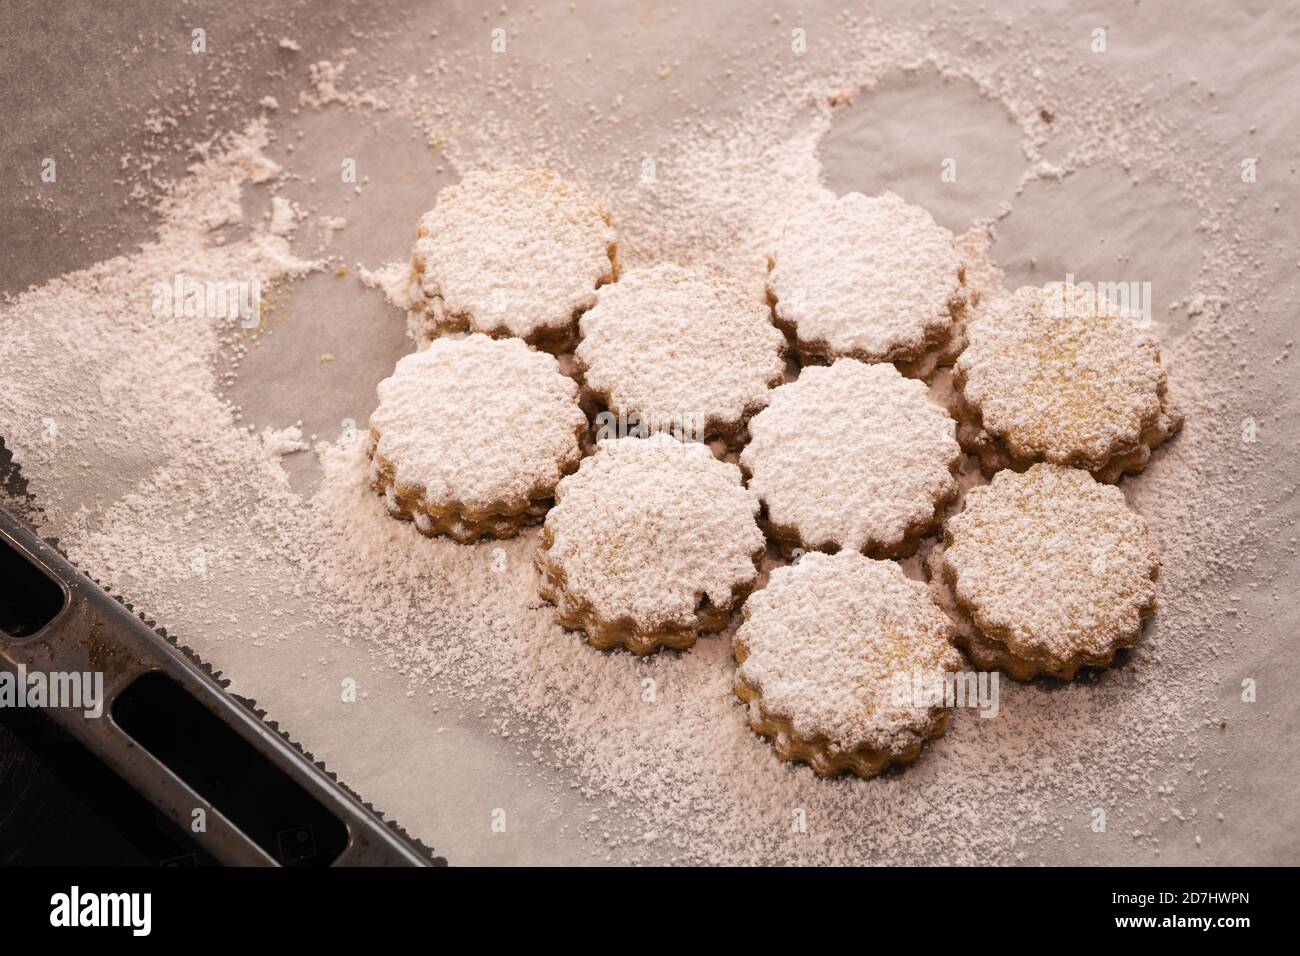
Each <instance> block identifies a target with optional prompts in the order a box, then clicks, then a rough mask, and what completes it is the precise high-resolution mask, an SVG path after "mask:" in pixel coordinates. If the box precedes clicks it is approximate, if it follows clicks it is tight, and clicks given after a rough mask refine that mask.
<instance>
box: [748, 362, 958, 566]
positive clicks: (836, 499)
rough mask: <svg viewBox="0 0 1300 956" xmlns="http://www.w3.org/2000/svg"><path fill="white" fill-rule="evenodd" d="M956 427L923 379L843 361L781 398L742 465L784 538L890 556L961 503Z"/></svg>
mask: <svg viewBox="0 0 1300 956" xmlns="http://www.w3.org/2000/svg"><path fill="white" fill-rule="evenodd" d="M955 431H956V423H954V422H953V420H952V419H951V418H950V417H949V416H948V413H947V412H945V411H944V410H943V409H942V408H941V407H939V406H938V405H936V404H935V403H934V402H933V401H932V400H931V399H930V396H929V393H928V391H927V389H926V387H925V385H924V384H922V383H921V382H919V381H917V380H915V379H909V378H904V377H903V376H902V375H901V374H900V373H899V371H898V370H897V369H896V368H894V366H892V365H888V364H883V365H864V364H863V363H861V362H858V361H856V360H855V359H840V360H839V361H838V362H836V363H835V364H834V365H832V366H830V367H825V366H810V367H808V368H805V369H803V371H802V372H801V373H800V375H799V379H798V381H795V382H792V383H790V384H789V385H782V386H781V387H780V388H778V389H776V391H775V392H773V394H772V399H771V403H770V404H769V405H768V407H767V408H765V409H764V410H763V411H761V412H759V413H758V415H756V416H755V417H754V419H753V421H752V422H750V434H751V436H752V438H751V441H750V443H749V444H748V445H747V446H746V447H745V450H744V451H743V452H741V455H740V462H741V465H742V466H743V467H744V468H745V470H746V471H748V472H749V473H750V474H751V475H752V476H753V477H752V478H751V479H750V483H749V487H750V489H751V490H752V491H754V492H755V493H757V494H758V495H759V497H760V498H762V499H763V502H764V504H765V505H766V506H767V516H768V520H769V521H770V522H771V523H772V525H773V527H774V528H775V529H776V534H777V535H778V536H779V537H782V538H783V539H785V538H790V539H792V542H797V543H798V544H799V545H800V546H802V547H804V548H828V547H829V548H851V549H853V550H859V551H860V550H867V551H870V552H872V553H880V554H890V553H894V552H896V551H897V550H899V549H900V548H902V549H903V550H905V551H906V550H907V548H906V547H905V545H907V544H908V543H909V539H910V545H911V549H912V550H914V549H915V544H916V537H917V535H919V534H920V533H923V532H924V531H925V529H927V528H928V527H930V526H931V525H933V523H934V521H935V514H936V510H937V509H939V508H940V507H941V506H942V505H944V504H946V503H947V502H949V501H951V500H952V499H953V498H954V497H956V494H957V482H956V480H955V479H954V478H953V474H952V472H953V469H954V468H955V467H956V465H957V460H958V459H959V458H960V457H961V449H960V448H959V447H958V446H957V439H956V438H955V437H954V434H955Z"/></svg>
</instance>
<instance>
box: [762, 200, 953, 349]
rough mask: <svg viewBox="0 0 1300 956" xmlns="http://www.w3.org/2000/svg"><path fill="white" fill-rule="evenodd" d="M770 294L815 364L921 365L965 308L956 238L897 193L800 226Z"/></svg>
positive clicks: (793, 229)
mask: <svg viewBox="0 0 1300 956" xmlns="http://www.w3.org/2000/svg"><path fill="white" fill-rule="evenodd" d="M767 288H768V295H769V297H770V298H771V299H772V302H773V304H774V308H775V314H776V323H777V325H779V326H780V327H781V328H782V329H784V330H786V331H787V332H788V333H789V334H790V335H793V336H794V337H795V340H796V342H797V345H798V349H799V353H800V357H801V358H803V359H804V361H805V362H808V361H817V362H821V361H828V360H831V359H834V358H837V357H839V356H850V357H852V358H856V359H861V360H862V361H864V362H899V363H905V364H909V363H915V362H918V361H919V360H920V359H921V358H922V357H923V356H924V355H925V353H927V352H929V351H931V350H932V349H937V348H941V347H942V346H943V345H944V343H945V342H947V340H948V336H949V334H950V332H951V329H952V323H953V320H954V317H955V316H957V315H959V314H960V312H961V308H962V304H963V302H964V297H963V294H962V263H961V259H960V258H959V257H958V255H957V250H956V247H955V246H954V244H953V237H952V233H950V232H949V231H948V230H947V229H944V228H943V227H942V226H940V225H938V224H937V223H936V222H935V221H934V218H933V217H932V216H931V215H930V214H929V213H928V212H926V211H925V210H924V209H921V208H919V207H917V206H913V205H910V204H908V203H906V202H904V201H903V200H901V199H899V198H898V197H897V196H895V195H894V194H893V193H884V194H883V195H880V196H875V197H872V198H868V197H866V196H864V195H862V194H861V193H848V194H847V195H844V196H841V197H840V198H839V199H837V200H834V201H833V202H832V201H829V200H828V201H827V202H825V203H822V204H819V205H816V206H813V207H811V208H809V209H808V210H806V211H805V212H804V213H802V214H801V215H799V216H797V217H796V218H795V219H793V220H791V222H790V223H789V224H788V225H787V226H786V228H785V232H784V234H783V235H782V237H781V239H780V241H779V242H777V244H776V247H775V249H774V250H773V252H772V256H771V262H770V272H769V274H768V282H767Z"/></svg>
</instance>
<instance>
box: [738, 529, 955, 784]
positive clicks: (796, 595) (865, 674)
mask: <svg viewBox="0 0 1300 956" xmlns="http://www.w3.org/2000/svg"><path fill="white" fill-rule="evenodd" d="M744 616H745V621H744V623H743V624H742V625H741V626H740V628H739V629H738V630H737V631H736V636H735V639H734V641H733V647H734V650H735V654H736V660H737V662H739V667H738V668H737V669H736V683H735V687H736V695H737V696H738V697H740V699H741V700H743V701H745V702H746V703H747V704H748V706H749V725H750V727H752V728H753V729H754V731H755V732H757V733H759V734H762V735H763V736H764V737H768V738H771V740H772V742H773V743H774V744H775V745H776V752H777V754H778V755H779V756H780V757H781V758H782V759H783V760H795V761H802V762H804V763H807V764H810V765H811V766H812V768H813V769H814V770H816V771H817V773H819V774H822V775H823V776H832V775H834V774H838V773H842V772H844V771H850V772H852V773H855V774H857V775H859V776H862V777H870V776H873V775H874V774H877V773H879V772H880V771H881V770H883V769H885V768H886V767H887V766H889V765H890V764H895V763H897V764H906V763H911V762H912V761H914V760H915V759H916V758H917V757H918V756H919V755H920V753H921V746H922V744H924V743H925V741H926V740H928V739H930V738H933V737H938V736H939V735H940V734H942V733H943V732H944V731H945V730H946V729H947V727H948V719H949V715H950V711H949V710H948V709H946V708H945V707H943V706H938V705H936V706H925V705H924V704H925V703H926V701H925V700H924V699H923V698H918V697H916V696H914V695H911V694H908V693H904V692H902V691H904V690H906V689H907V688H910V687H912V686H913V682H914V681H915V680H916V678H917V677H918V676H920V677H921V679H922V680H923V681H924V682H926V683H930V684H932V683H934V681H935V679H936V678H937V679H938V681H939V682H942V679H943V676H944V675H945V674H955V673H957V672H959V671H961V670H962V668H963V665H964V662H963V661H962V659H961V655H960V654H958V653H957V651H956V649H955V648H953V646H952V644H951V643H950V641H951V637H952V630H953V626H952V622H951V621H950V620H949V619H948V616H947V615H945V614H944V613H943V612H942V611H941V610H939V608H938V607H936V606H935V604H934V603H933V602H932V601H931V600H930V596H929V593H928V591H927V589H926V586H925V584H923V583H922V582H920V581H912V580H909V579H908V578H907V577H906V576H905V575H904V574H903V571H902V569H901V568H900V567H899V566H898V565H897V564H896V563H894V562H893V561H875V560H872V559H871V558H867V557H863V556H862V555H861V554H858V553H857V552H855V551H841V552H840V553H839V554H835V555H827V554H818V553H813V554H808V555H805V556H804V557H803V558H802V559H801V560H800V561H799V563H798V564H795V565H791V566H788V567H783V568H778V569H776V570H775V571H773V572H772V576H771V578H770V580H769V581H768V584H767V587H765V588H763V589H762V590H761V591H757V592H755V593H754V594H752V595H751V596H750V598H749V600H748V601H746V602H745V615H744ZM918 701H919V702H920V703H921V704H922V706H917V704H918Z"/></svg>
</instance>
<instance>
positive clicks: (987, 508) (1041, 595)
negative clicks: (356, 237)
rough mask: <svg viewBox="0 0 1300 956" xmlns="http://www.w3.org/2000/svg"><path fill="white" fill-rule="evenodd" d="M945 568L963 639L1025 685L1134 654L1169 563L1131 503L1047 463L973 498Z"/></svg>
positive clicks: (950, 526) (957, 524) (983, 660)
mask: <svg viewBox="0 0 1300 956" xmlns="http://www.w3.org/2000/svg"><path fill="white" fill-rule="evenodd" d="M944 540H945V546H944V551H943V556H942V559H941V570H942V573H943V576H944V579H945V581H946V582H947V584H948V586H949V587H950V588H951V589H952V592H953V595H954V598H955V600H956V607H957V610H958V615H957V616H958V621H959V627H958V641H959V643H961V644H962V645H963V646H964V647H965V648H966V650H967V652H968V653H969V654H970V656H971V659H972V660H974V661H975V663H976V664H977V665H978V666H980V667H983V668H993V667H997V668H1001V669H1002V670H1004V671H1006V673H1007V674H1009V675H1010V676H1011V677H1014V678H1016V679H1017V680H1029V679H1030V678H1033V677H1036V676H1038V675H1040V674H1047V675H1051V676H1053V677H1060V678H1062V679H1064V680H1069V679H1070V678H1072V677H1074V674H1075V672H1076V671H1077V670H1078V669H1079V668H1080V667H1107V666H1109V665H1110V664H1111V663H1112V662H1113V660H1114V658H1115V652H1116V651H1117V650H1118V649H1119V648H1122V647H1132V646H1133V645H1134V644H1136V643H1137V642H1138V639H1139V638H1140V637H1141V635H1142V622H1143V621H1144V620H1146V618H1148V617H1150V616H1151V614H1152V613H1153V612H1154V610H1155V601H1156V583H1155V582H1156V577H1157V575H1158V574H1159V570H1160V559H1159V557H1158V556H1157V554H1156V549H1155V544H1154V542H1153V541H1152V536H1151V532H1150V529H1148V527H1147V524H1146V522H1145V521H1143V520H1142V518H1141V516H1140V515H1138V514H1137V513H1135V512H1134V511H1132V510H1131V509H1130V508H1129V506H1128V504H1127V502H1126V501H1125V500H1124V495H1123V493H1122V492H1121V491H1120V490H1119V489H1118V488H1116V487H1114V486H1113V485H1106V484H1101V483H1099V482H1097V481H1095V480H1094V479H1093V477H1092V476H1091V475H1089V474H1088V473H1087V472H1086V471H1080V470H1079V469H1076V468H1063V467H1061V466H1060V465H1051V464H1046V463H1039V464H1037V465H1034V466H1033V467H1031V468H1030V469H1029V470H1028V471H1026V472H1023V473H1019V472H1015V471H1001V472H998V474H996V475H995V476H994V477H993V481H992V483H991V484H989V485H986V486H984V487H980V488H973V489H971V490H970V491H969V492H968V493H967V495H966V503H965V508H964V509H963V510H962V511H961V512H960V513H959V514H957V515H954V516H953V517H952V518H950V519H949V520H948V523H947V525H946V527H945V534H944Z"/></svg>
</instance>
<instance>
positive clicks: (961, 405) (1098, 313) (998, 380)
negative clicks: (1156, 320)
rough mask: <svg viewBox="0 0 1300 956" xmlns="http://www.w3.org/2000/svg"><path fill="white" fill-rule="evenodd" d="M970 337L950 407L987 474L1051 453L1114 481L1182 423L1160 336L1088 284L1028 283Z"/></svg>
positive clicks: (972, 328) (991, 310) (974, 324)
mask: <svg viewBox="0 0 1300 956" xmlns="http://www.w3.org/2000/svg"><path fill="white" fill-rule="evenodd" d="M966 338H967V343H968V344H967V346H966V349H965V351H963V352H962V354H961V355H960V356H959V357H958V358H957V362H956V366H955V372H954V376H953V380H954V384H955V385H956V386H957V389H958V397H957V398H956V400H955V403H954V408H953V413H954V414H955V415H956V416H957V418H958V420H959V421H960V422H961V428H960V429H959V431H958V438H959V439H960V440H961V442H962V445H963V446H964V447H966V448H967V449H968V450H969V451H971V452H972V453H974V454H977V455H978V456H979V458H980V464H981V467H982V468H983V470H984V472H985V474H992V473H993V472H995V471H997V470H998V469H999V468H1007V467H1011V468H1015V469H1017V470H1024V469H1025V468H1027V467H1028V466H1029V465H1030V464H1032V463H1033V462H1035V461H1049V462H1054V463H1055V464H1058V465H1068V466H1070V467H1074V468H1084V469H1087V470H1088V471H1090V472H1092V473H1093V474H1094V475H1095V476H1096V477H1097V478H1098V479H1100V480H1102V481H1115V480H1117V479H1118V478H1119V477H1120V476H1121V475H1123V474H1124V473H1126V472H1139V471H1141V470H1142V469H1143V468H1145V467H1146V463H1147V460H1148V459H1149V458H1150V457H1151V449H1152V448H1154V447H1155V446H1157V445H1159V444H1160V443H1161V442H1163V441H1164V440H1165V439H1167V438H1168V437H1169V436H1170V435H1172V434H1173V433H1174V432H1176V431H1177V430H1178V429H1179V428H1180V427H1181V426H1182V416H1181V415H1180V414H1179V413H1177V412H1176V411H1174V410H1172V409H1171V408H1170V406H1169V401H1168V398H1167V396H1166V394H1165V392H1166V376H1165V370H1164V369H1163V368H1162V367H1161V365H1160V352H1159V349H1158V348H1157V347H1156V343H1155V342H1154V341H1153V340H1152V339H1151V338H1150V337H1149V336H1147V335H1145V334H1143V333H1142V332H1141V331H1140V330H1139V329H1138V328H1137V326H1136V324H1135V320H1134V319H1133V318H1132V317H1130V316H1128V315H1125V314H1124V313H1123V312H1122V311H1121V310H1119V309H1115V308H1113V307H1112V306H1111V305H1110V304H1109V303H1108V302H1107V300H1106V298H1105V297H1098V296H1096V295H1095V294H1094V293H1092V292H1090V291H1088V290H1085V289H1080V288H1077V287H1074V286H1072V285H1065V284H1061V285H1059V286H1057V287H1056V288H1055V289H1049V290H1047V291H1045V290H1044V289H1040V288H1037V287H1033V286H1026V287H1024V288H1021V289H1019V290H1017V291H1016V292H1014V293H1013V294H1011V295H1010V296H1007V297H1005V298H1003V299H1000V300H998V301H996V302H992V303H989V304H988V306H987V307H986V308H983V309H981V310H980V311H979V312H978V313H977V314H973V315H972V316H971V317H970V318H969V319H968V321H967V323H966Z"/></svg>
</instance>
